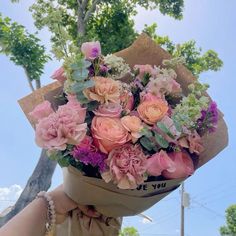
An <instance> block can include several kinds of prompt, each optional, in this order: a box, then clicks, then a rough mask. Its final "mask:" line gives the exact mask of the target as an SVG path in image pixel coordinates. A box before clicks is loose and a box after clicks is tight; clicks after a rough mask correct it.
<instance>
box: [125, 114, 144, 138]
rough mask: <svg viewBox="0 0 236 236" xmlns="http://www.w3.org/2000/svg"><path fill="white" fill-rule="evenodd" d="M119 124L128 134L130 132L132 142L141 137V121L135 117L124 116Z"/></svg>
mask: <svg viewBox="0 0 236 236" xmlns="http://www.w3.org/2000/svg"><path fill="white" fill-rule="evenodd" d="M121 123H122V125H123V126H124V127H125V129H127V130H128V131H129V132H131V136H132V141H133V142H136V141H137V139H138V138H140V137H141V134H140V130H141V129H142V128H143V126H142V121H141V120H140V119H139V118H138V117H137V116H124V117H122V118H121Z"/></svg>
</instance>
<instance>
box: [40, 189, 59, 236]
mask: <svg viewBox="0 0 236 236" xmlns="http://www.w3.org/2000/svg"><path fill="white" fill-rule="evenodd" d="M36 198H40V199H42V200H44V202H45V204H46V209H47V214H46V224H45V228H46V235H47V234H48V233H50V232H51V231H52V230H53V229H54V227H55V224H56V212H55V205H54V201H53V199H52V197H51V196H50V195H49V194H48V193H46V192H45V191H42V192H39V193H38V194H37V197H36Z"/></svg>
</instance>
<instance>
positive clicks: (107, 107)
mask: <svg viewBox="0 0 236 236" xmlns="http://www.w3.org/2000/svg"><path fill="white" fill-rule="evenodd" d="M121 112H122V106H121V105H120V104H118V103H107V104H102V105H100V106H99V107H98V109H97V110H95V111H94V112H93V113H94V114H95V115H96V116H104V117H120V115H121Z"/></svg>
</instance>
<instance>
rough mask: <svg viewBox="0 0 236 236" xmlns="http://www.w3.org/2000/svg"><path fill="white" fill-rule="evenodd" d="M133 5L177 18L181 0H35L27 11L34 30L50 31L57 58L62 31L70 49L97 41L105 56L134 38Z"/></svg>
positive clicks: (181, 5)
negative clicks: (31, 14) (70, 42)
mask: <svg viewBox="0 0 236 236" xmlns="http://www.w3.org/2000/svg"><path fill="white" fill-rule="evenodd" d="M137 6H141V7H143V8H145V9H152V10H156V9H159V10H160V11H161V13H163V14H168V15H170V16H172V17H174V18H176V19H181V18H182V11H183V6H184V3H183V0H121V1H117V0H77V1H75V0H63V1H62V0H54V1H51V0H44V1H42V0H37V1H36V2H35V3H34V4H33V5H32V6H31V8H30V10H31V11H32V13H33V18H34V20H35V26H36V27H37V28H38V29H42V28H43V27H48V29H49V30H50V31H51V33H52V37H51V41H52V48H53V51H54V53H55V52H56V53H55V54H56V56H57V58H58V59H61V57H62V56H63V53H61V51H60V50H61V49H60V48H61V44H60V42H59V41H61V39H59V38H60V37H59V35H61V33H62V30H63V35H64V37H65V38H67V39H68V38H70V39H71V40H72V41H73V42H74V46H78V42H79V45H80V44H81V43H82V42H83V41H85V40H87V41H88V40H91V39H97V40H99V41H100V42H101V44H102V46H105V48H104V52H105V53H112V52H114V51H118V50H121V49H124V48H125V47H127V46H129V45H130V44H131V43H132V41H133V40H134V39H135V37H136V35H137V34H136V33H135V30H134V22H133V20H132V19H131V16H133V15H135V14H136V13H137V12H136V8H137ZM58 25H61V26H62V27H63V29H62V27H60V28H61V29H59V28H58ZM78 33H79V34H78ZM111 42H116V43H115V44H114V43H112V44H110V43H111ZM108 44H110V45H109V47H108V46H107V45H108ZM111 45H113V46H111ZM58 46H59V47H58ZM68 48H69V47H68ZM58 52H59V53H58Z"/></svg>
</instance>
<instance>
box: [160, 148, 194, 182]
mask: <svg viewBox="0 0 236 236" xmlns="http://www.w3.org/2000/svg"><path fill="white" fill-rule="evenodd" d="M168 155H169V157H170V158H171V159H172V161H173V162H174V164H175V168H176V169H175V171H174V172H170V171H168V170H164V171H163V172H162V175H163V176H164V177H165V178H167V179H179V178H186V177H188V176H189V175H192V174H193V172H194V165H193V161H192V159H191V157H190V156H189V154H188V153H186V152H171V153H168Z"/></svg>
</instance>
